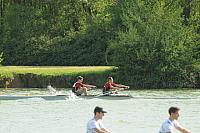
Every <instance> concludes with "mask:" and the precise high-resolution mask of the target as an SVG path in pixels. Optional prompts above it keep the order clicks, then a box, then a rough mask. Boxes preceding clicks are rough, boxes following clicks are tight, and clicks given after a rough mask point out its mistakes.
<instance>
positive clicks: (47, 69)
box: [0, 66, 116, 78]
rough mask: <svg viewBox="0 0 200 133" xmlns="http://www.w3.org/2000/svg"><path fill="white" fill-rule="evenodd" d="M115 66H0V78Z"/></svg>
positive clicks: (101, 70) (90, 71) (100, 71)
mask: <svg viewBox="0 0 200 133" xmlns="http://www.w3.org/2000/svg"><path fill="white" fill-rule="evenodd" d="M114 69H116V67H113V66H81V67H78V66H73V67H65V66H1V67H0V78H9V77H13V76H14V75H15V74H27V73H29V74H30V73H31V74H35V75H41V76H59V75H66V76H74V75H79V74H83V75H87V74H103V73H105V72H109V71H113V70H114Z"/></svg>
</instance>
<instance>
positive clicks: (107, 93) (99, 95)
mask: <svg viewBox="0 0 200 133" xmlns="http://www.w3.org/2000/svg"><path fill="white" fill-rule="evenodd" d="M109 94H111V92H106V93H103V94H102V93H101V94H98V95H96V96H94V97H101V96H106V95H109Z"/></svg>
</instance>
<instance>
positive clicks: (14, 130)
mask: <svg viewBox="0 0 200 133" xmlns="http://www.w3.org/2000/svg"><path fill="white" fill-rule="evenodd" d="M99 92H100V91H91V93H93V94H95V93H99ZM62 93H69V91H65V90H62ZM123 93H130V94H131V95H133V96H134V97H135V98H132V99H127V100H106V99H98V98H93V99H66V100H54V101H46V100H44V99H41V98H31V99H21V100H9V101H0V133H85V132H86V124H87V121H88V120H89V119H90V118H92V117H93V109H94V107H95V106H97V105H98V106H102V107H103V108H104V109H105V110H106V111H107V112H108V113H106V114H105V116H104V118H103V123H104V125H105V126H106V127H107V128H108V129H109V130H110V131H111V132H112V133H158V130H159V128H160V125H161V123H162V122H163V121H164V119H165V118H167V117H168V112H167V110H168V108H169V107H170V106H178V107H180V108H181V112H180V113H181V114H180V117H179V122H180V124H181V125H182V126H184V127H186V128H187V129H189V130H190V131H191V132H192V133H200V90H178V91H173V90H167V91H163V90H159V91H158V90H157V91H156V90H135V91H127V92H125V91H123ZM5 94H8V95H12V94H15V95H26V94H29V95H35V94H49V92H48V91H47V90H38V89H32V90H27V89H19V90H17V91H16V90H13V89H11V90H0V95H5ZM175 133H178V132H177V131H175Z"/></svg>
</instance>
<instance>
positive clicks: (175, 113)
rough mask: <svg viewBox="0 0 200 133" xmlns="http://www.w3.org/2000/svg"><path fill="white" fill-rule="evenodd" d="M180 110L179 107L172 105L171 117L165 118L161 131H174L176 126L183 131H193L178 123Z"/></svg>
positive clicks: (161, 132)
mask: <svg viewBox="0 0 200 133" xmlns="http://www.w3.org/2000/svg"><path fill="white" fill-rule="evenodd" d="M179 111H180V109H179V108H178V107H170V108H169V110H168V112H169V118H168V119H167V120H165V121H164V122H163V124H162V126H161V128H160V131H159V133H174V132H173V129H174V128H176V129H177V130H178V131H180V132H181V133H191V132H190V131H188V130H187V129H185V128H183V127H182V126H181V125H180V124H179V123H178V121H177V120H178V117H179Z"/></svg>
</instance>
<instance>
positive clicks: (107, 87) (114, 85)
mask: <svg viewBox="0 0 200 133" xmlns="http://www.w3.org/2000/svg"><path fill="white" fill-rule="evenodd" d="M111 86H113V87H117V84H115V83H109V82H106V83H105V85H104V89H103V90H104V91H109V90H110V89H111Z"/></svg>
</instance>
